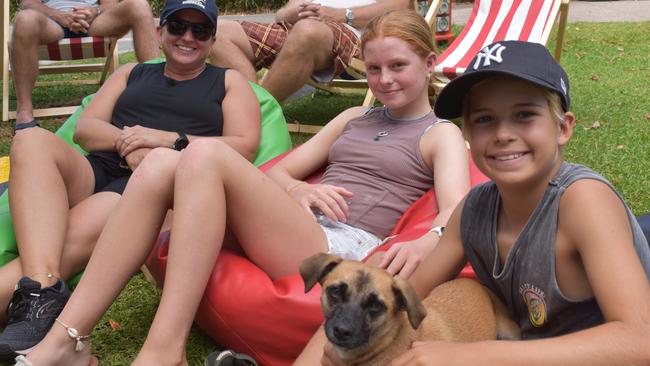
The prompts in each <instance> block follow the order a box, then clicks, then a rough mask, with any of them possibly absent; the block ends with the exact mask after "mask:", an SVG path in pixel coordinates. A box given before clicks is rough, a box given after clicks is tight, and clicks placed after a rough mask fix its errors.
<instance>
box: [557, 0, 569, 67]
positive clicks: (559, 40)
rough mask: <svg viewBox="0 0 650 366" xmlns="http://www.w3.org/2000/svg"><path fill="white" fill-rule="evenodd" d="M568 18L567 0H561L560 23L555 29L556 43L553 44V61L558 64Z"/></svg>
mask: <svg viewBox="0 0 650 366" xmlns="http://www.w3.org/2000/svg"><path fill="white" fill-rule="evenodd" d="M568 17H569V0H563V1H562V4H561V5H560V22H559V24H558V28H557V41H556V42H555V61H557V62H560V58H561V57H562V46H563V45H564V31H565V29H566V23H567V19H568Z"/></svg>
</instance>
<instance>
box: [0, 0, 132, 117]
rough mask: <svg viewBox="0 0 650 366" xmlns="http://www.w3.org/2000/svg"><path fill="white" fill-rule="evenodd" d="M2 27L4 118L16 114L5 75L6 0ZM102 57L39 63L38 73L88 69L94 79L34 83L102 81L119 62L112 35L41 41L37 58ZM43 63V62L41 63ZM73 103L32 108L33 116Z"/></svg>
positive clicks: (54, 112)
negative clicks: (97, 60) (95, 60)
mask: <svg viewBox="0 0 650 366" xmlns="http://www.w3.org/2000/svg"><path fill="white" fill-rule="evenodd" d="M1 9H2V14H0V15H1V18H2V29H1V30H0V40H1V41H2V53H0V55H1V56H2V57H1V58H0V62H1V63H2V121H3V122H5V121H8V120H9V119H13V118H15V117H16V112H15V111H11V110H9V88H10V83H9V79H10V77H11V70H10V69H9V53H8V52H9V51H8V50H9V45H10V44H9V43H10V31H9V1H3V5H2V8H1ZM99 57H102V58H105V60H104V62H101V63H93V64H70V63H58V62H57V63H48V64H47V65H40V66H39V70H38V74H39V75H45V74H65V73H88V72H99V73H100V75H99V77H98V78H97V79H92V80H89V79H86V80H71V81H48V82H37V83H36V87H39V86H47V85H53V84H61V83H70V84H102V83H103V82H104V81H105V80H106V77H107V76H108V74H110V73H111V72H113V71H114V70H115V69H116V68H117V67H118V65H119V60H118V57H117V38H114V37H83V38H64V39H62V40H60V41H58V42H53V43H50V44H47V45H41V46H39V48H38V59H39V60H49V61H70V60H81V59H88V58H99ZM41 64H43V63H41ZM76 108H77V106H66V107H54V108H41V109H37V108H34V117H36V118H38V117H49V116H61V115H68V114H72V112H74V110H75V109H76Z"/></svg>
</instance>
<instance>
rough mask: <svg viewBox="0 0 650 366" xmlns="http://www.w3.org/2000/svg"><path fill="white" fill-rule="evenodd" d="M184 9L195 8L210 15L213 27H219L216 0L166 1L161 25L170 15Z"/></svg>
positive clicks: (207, 15) (209, 18)
mask: <svg viewBox="0 0 650 366" xmlns="http://www.w3.org/2000/svg"><path fill="white" fill-rule="evenodd" d="M182 9H194V10H198V11H200V12H201V13H203V14H205V16H206V17H208V20H209V21H210V23H211V24H212V27H213V28H216V27H217V13H218V10H217V4H216V3H215V0H167V1H166V2H165V9H163V11H162V14H161V15H160V25H161V26H162V25H164V24H165V23H166V22H167V20H168V19H167V18H169V16H170V15H172V14H174V13H175V12H177V11H179V10H182ZM185 30H187V28H185Z"/></svg>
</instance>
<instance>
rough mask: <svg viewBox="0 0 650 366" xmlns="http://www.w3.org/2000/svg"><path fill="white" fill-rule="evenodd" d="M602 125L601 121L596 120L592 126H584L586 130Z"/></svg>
mask: <svg viewBox="0 0 650 366" xmlns="http://www.w3.org/2000/svg"><path fill="white" fill-rule="evenodd" d="M599 127H600V121H596V122H594V123H592V124H591V126H587V127H584V129H585V131H586V130H591V129H592V128H599Z"/></svg>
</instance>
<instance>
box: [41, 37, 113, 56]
mask: <svg viewBox="0 0 650 366" xmlns="http://www.w3.org/2000/svg"><path fill="white" fill-rule="evenodd" d="M110 42H111V38H110V37H81V38H63V39H62V40H60V41H58V42H53V43H50V44H46V45H41V46H39V47H38V59H39V60H57V61H58V60H81V59H84V58H93V57H106V55H108V53H109V45H110Z"/></svg>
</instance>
